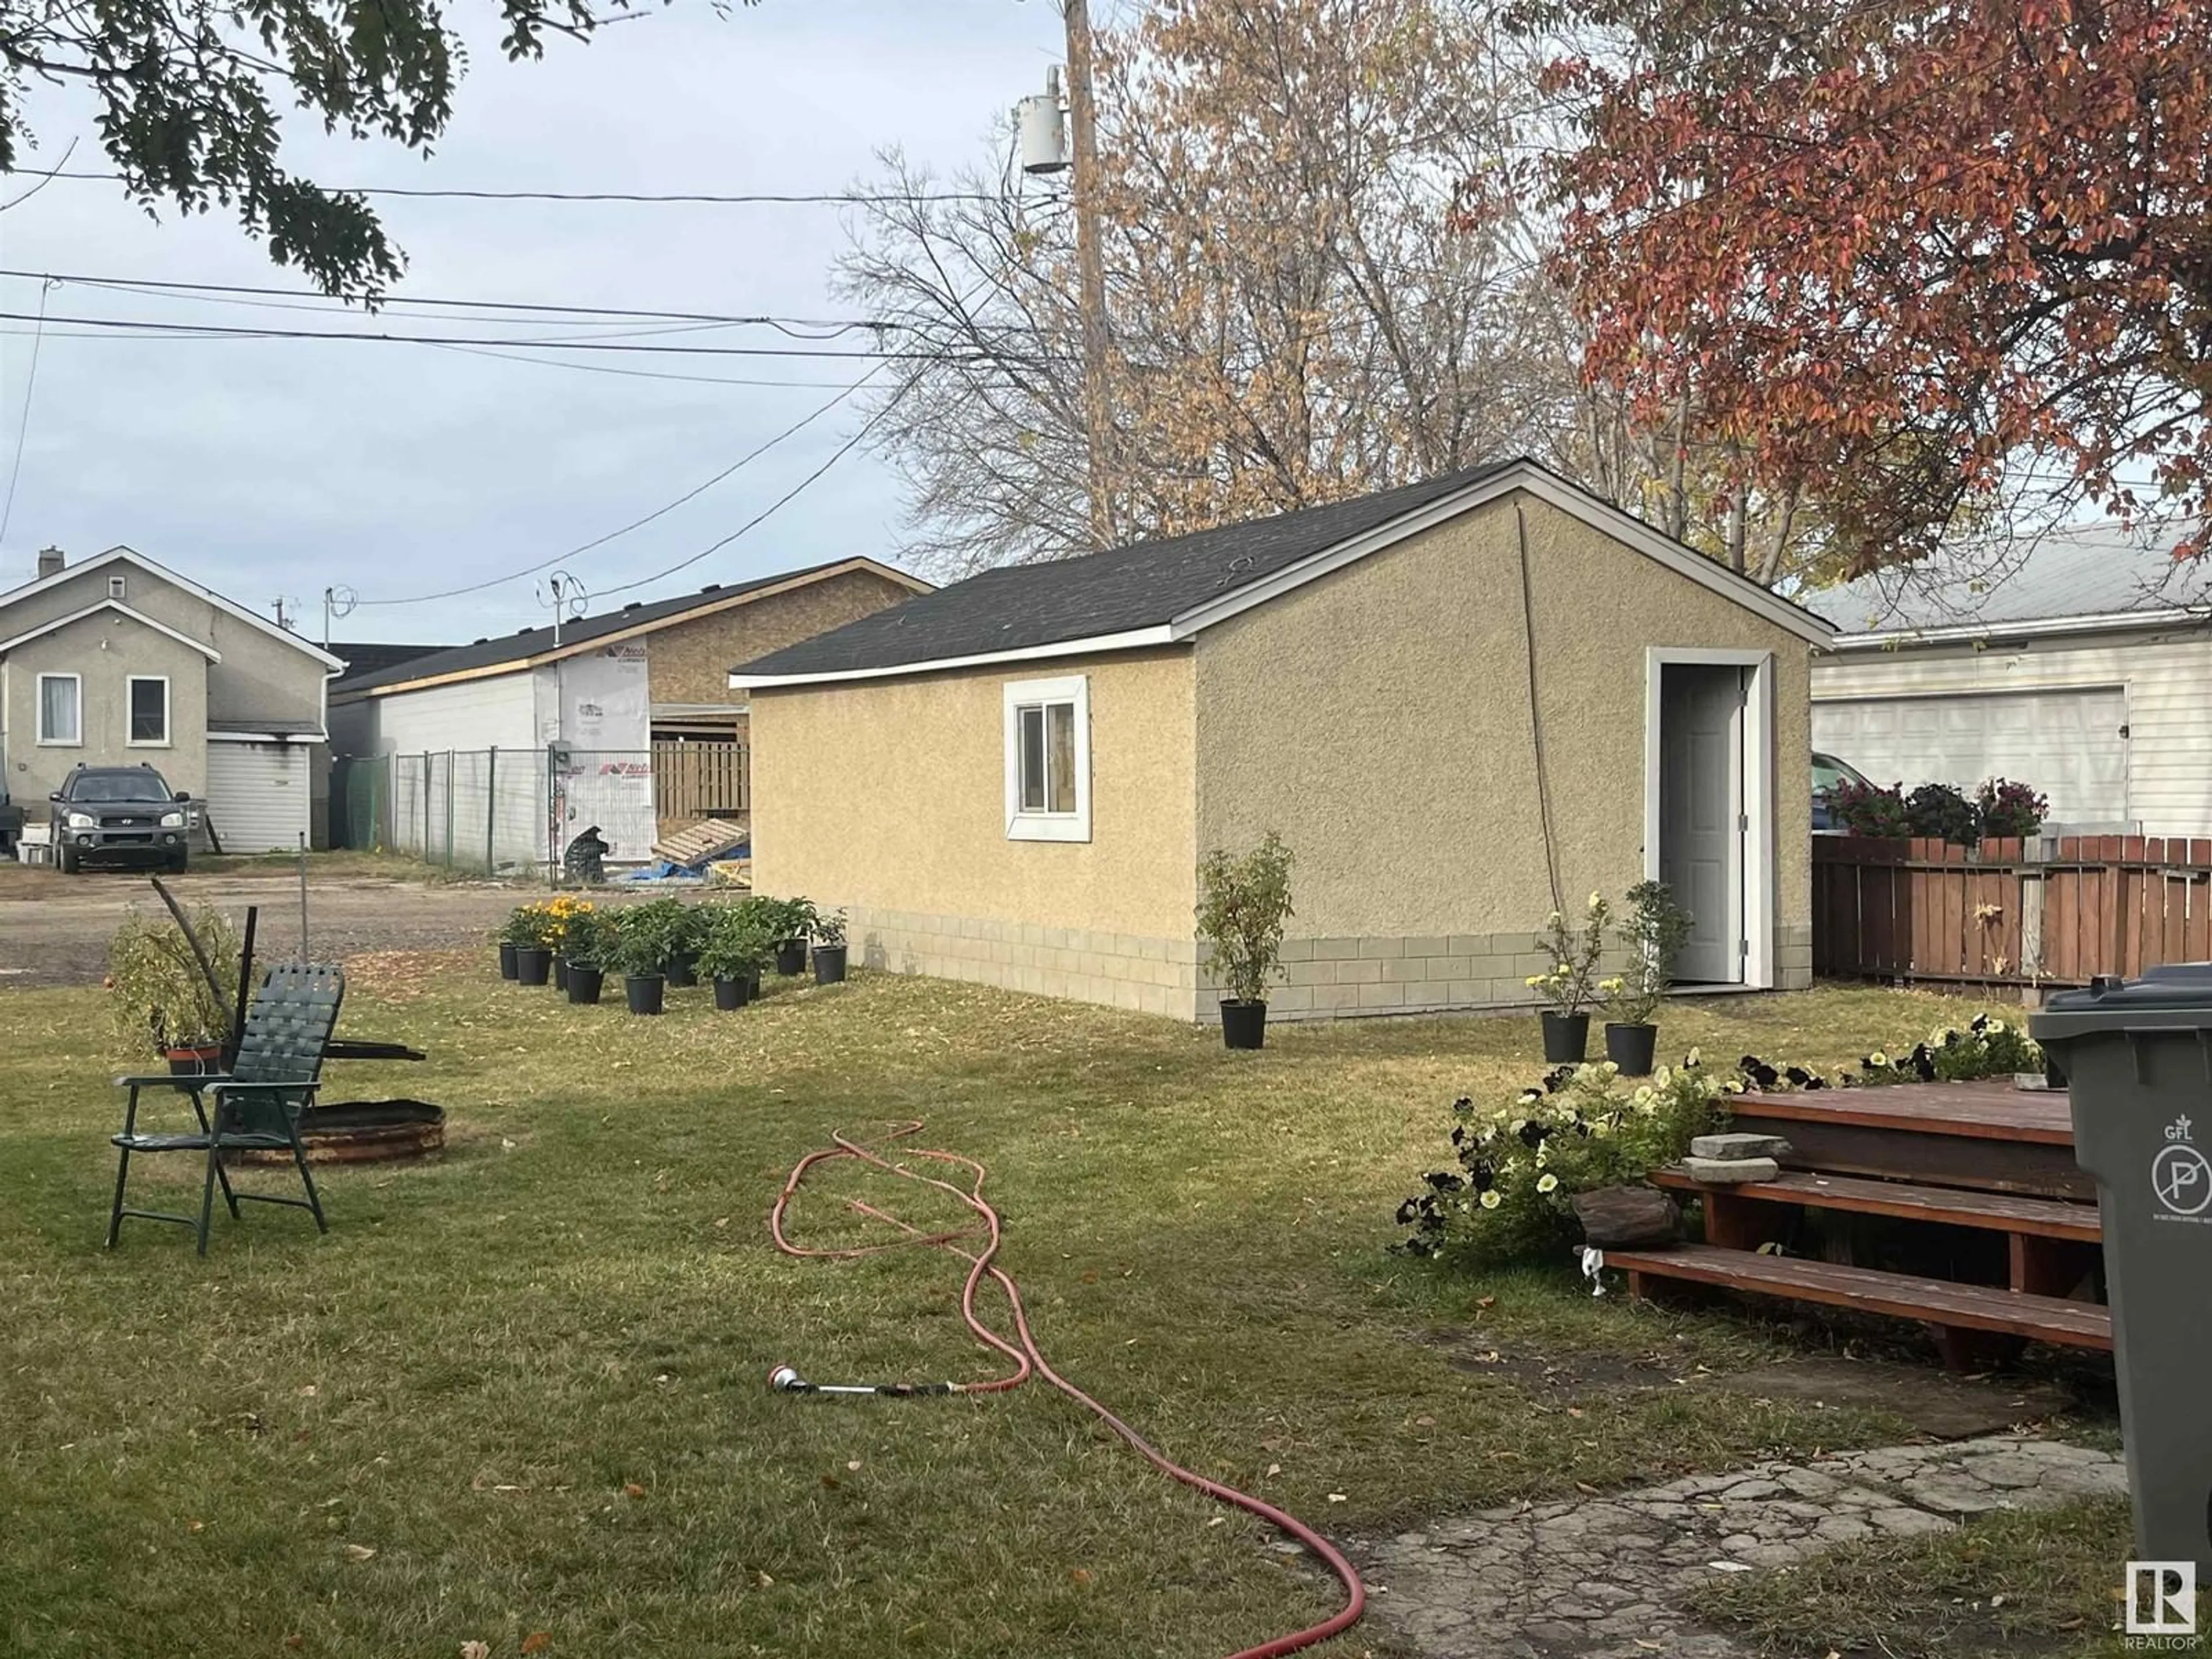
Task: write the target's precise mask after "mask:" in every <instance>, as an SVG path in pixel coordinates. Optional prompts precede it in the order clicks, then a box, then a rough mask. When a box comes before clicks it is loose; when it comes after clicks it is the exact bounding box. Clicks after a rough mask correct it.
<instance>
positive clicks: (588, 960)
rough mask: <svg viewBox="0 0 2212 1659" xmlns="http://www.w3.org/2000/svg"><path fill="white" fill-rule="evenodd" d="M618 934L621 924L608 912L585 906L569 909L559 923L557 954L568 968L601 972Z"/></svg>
mask: <svg viewBox="0 0 2212 1659" xmlns="http://www.w3.org/2000/svg"><path fill="white" fill-rule="evenodd" d="M621 937H622V929H621V926H620V924H619V923H618V922H617V920H616V918H615V916H614V915H613V914H612V913H611V912H609V911H605V910H601V909H598V908H594V907H592V906H589V905H586V907H585V908H582V909H580V910H577V911H572V912H571V913H570V914H569V915H568V919H567V921H565V922H564V923H563V924H562V938H561V953H562V956H564V957H567V958H568V965H569V966H570V967H571V968H597V969H601V970H602V971H604V970H605V969H606V968H607V966H608V965H609V962H610V959H611V957H613V955H614V953H615V949H616V946H617V943H618V942H619V941H620V939H621Z"/></svg>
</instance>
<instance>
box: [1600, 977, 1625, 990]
mask: <svg viewBox="0 0 2212 1659" xmlns="http://www.w3.org/2000/svg"><path fill="white" fill-rule="evenodd" d="M1621 982H1622V981H1620V979H1619V978H1618V977H1615V978H1613V979H1601V980H1600V981H1598V982H1597V988H1598V989H1599V990H1601V991H1618V990H1619V989H1620V987H1621Z"/></svg>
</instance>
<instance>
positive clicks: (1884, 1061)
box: [1867, 1048, 1889, 1066]
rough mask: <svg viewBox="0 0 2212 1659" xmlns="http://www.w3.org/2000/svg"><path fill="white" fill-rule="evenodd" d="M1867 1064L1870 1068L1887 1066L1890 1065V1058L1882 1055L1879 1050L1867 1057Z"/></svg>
mask: <svg viewBox="0 0 2212 1659" xmlns="http://www.w3.org/2000/svg"><path fill="white" fill-rule="evenodd" d="M1867 1064H1869V1066H1887V1065H1888V1064H1889V1056H1888V1055H1887V1054H1884V1053H1882V1051H1881V1049H1879V1048H1877V1049H1875V1051H1874V1052H1873V1053H1872V1054H1869V1055H1868V1056H1867Z"/></svg>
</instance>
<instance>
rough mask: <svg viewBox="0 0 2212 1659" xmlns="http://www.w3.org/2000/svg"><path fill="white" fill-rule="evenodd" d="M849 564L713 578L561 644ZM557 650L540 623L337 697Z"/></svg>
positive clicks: (607, 619) (567, 626)
mask: <svg viewBox="0 0 2212 1659" xmlns="http://www.w3.org/2000/svg"><path fill="white" fill-rule="evenodd" d="M848 562H850V561H849V560H848V559H829V560H825V561H824V562H822V563H820V564H810V565H807V566H805V567H804V568H800V569H798V570H779V571H777V572H775V574H773V575H768V576H756V577H755V578H754V579H753V580H750V581H748V582H709V583H708V584H707V586H704V587H702V588H701V589H700V590H699V591H698V592H696V593H682V594H678V596H677V597H676V598H674V599H654V600H653V601H651V602H650V603H645V604H631V605H623V607H622V608H621V609H620V610H617V611H602V612H601V613H600V614H599V615H598V616H595V617H578V618H576V619H575V620H574V622H564V623H562V624H561V648H562V649H564V650H565V649H567V648H568V647H571V646H577V645H588V644H589V643H590V642H591V641H593V640H595V639H600V638H604V637H605V635H609V634H618V633H621V632H623V630H624V629H631V628H636V627H639V626H641V624H645V623H657V622H665V621H667V620H668V619H670V618H671V617H680V616H682V615H684V613H685V612H686V611H696V610H698V609H699V608H700V607H701V606H702V605H717V604H720V603H721V602H722V601H724V600H726V599H733V598H735V597H737V596H738V595H739V594H744V593H750V592H752V591H753V590H754V589H756V588H762V587H770V586H775V585H776V584H778V583H780V582H788V581H795V580H799V578H801V577H804V576H811V575H815V574H819V573H820V572H822V571H824V570H831V569H835V568H836V567H837V566H839V565H842V564H846V563H848ZM554 648H555V647H554V644H553V625H552V623H544V624H543V625H542V626H540V627H537V628H525V629H520V630H518V631H517V632H515V633H513V634H502V635H500V636H499V637H498V638H496V639H487V640H478V641H476V642H475V643H474V644H472V645H456V646H453V647H449V648H447V649H445V650H441V651H438V652H435V653H433V654H432V655H429V656H427V657H416V658H413V659H410V660H408V661H405V662H402V663H398V664H394V665H391V666H388V667H384V668H380V669H376V670H374V671H371V672H368V673H364V674H352V675H349V676H347V677H346V678H343V679H340V680H335V681H333V682H332V683H331V695H332V696H343V694H345V693H347V692H350V691H368V690H375V689H377V688H378V687H380V686H386V685H402V684H407V683H409V682H410V681H413V680H427V679H433V678H437V677H438V676H440V675H442V674H457V673H461V672H464V671H467V670H469V669H472V668H496V667H498V666H499V665H501V664H502V663H510V662H511V663H520V662H526V661H528V660H529V659H531V658H532V657H535V656H537V655H538V654H540V653H543V652H547V651H550V650H553V649H554ZM331 650H332V651H333V652H334V653H336V654H337V655H339V656H343V655H344V654H345V653H344V651H343V647H337V646H333V647H331Z"/></svg>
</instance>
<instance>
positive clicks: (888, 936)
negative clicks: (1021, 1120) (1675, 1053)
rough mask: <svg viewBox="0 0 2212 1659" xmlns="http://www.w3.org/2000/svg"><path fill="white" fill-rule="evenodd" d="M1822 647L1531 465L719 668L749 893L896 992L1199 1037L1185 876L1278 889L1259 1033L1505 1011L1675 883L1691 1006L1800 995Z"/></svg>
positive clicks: (854, 628)
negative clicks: (1603, 925)
mask: <svg viewBox="0 0 2212 1659" xmlns="http://www.w3.org/2000/svg"><path fill="white" fill-rule="evenodd" d="M1827 640H1828V629H1826V627H1825V626H1824V625H1823V624H1822V623H1820V620H1819V619H1818V618H1816V617H1813V616H1811V615H1810V614H1808V612H1806V611H1802V610H1800V609H1799V608H1798V607H1796V605H1791V604H1790V603H1789V602H1787V601H1786V600H1784V599H1780V598H1778V597H1777V596H1776V595H1774V594H1772V593H1771V592H1767V591H1766V590H1765V588H1762V587H1760V586H1758V585H1757V584H1755V583H1753V582H1751V581H1748V580H1745V579H1744V578H1742V577H1741V576H1739V575H1736V574H1734V573H1732V572H1730V571H1729V570H1728V569H1726V568H1723V566H1721V565H1719V564H1717V563H1715V562H1712V561H1711V560H1710V559H1706V558H1705V557H1702V556H1699V554H1697V553H1695V552H1693V551H1692V550H1690V549H1689V548H1687V547H1685V546H1683V545H1682V544H1680V543H1678V542H1675V541H1672V540H1669V539H1668V538H1665V537H1663V536H1661V535H1659V534H1658V533H1656V532H1654V531H1653V530H1651V529H1650V527H1649V526H1645V525H1644V524H1641V523H1639V522H1638V521H1637V520H1634V519H1632V518H1631V517H1629V516H1628V515H1626V513H1620V512H1619V511H1617V510H1616V509H1614V508H1613V507H1608V506H1606V505H1605V504H1603V503H1602V502H1601V501H1598V500H1596V499H1595V497H1593V496H1591V495H1588V494H1586V493H1584V492H1583V490H1581V489H1577V488H1576V487H1575V486H1573V485H1571V484H1570V483H1566V482H1565V481H1564V480H1562V479H1561V478H1559V477H1557V476H1555V475H1554V474H1553V473H1551V472H1549V471H1546V470H1545V469H1543V468H1542V467H1541V466H1539V465H1535V464H1534V463H1533V462H1530V461H1527V460H1517V461H1511V462H1506V463H1503V464H1500V465H1492V466H1488V467H1483V468H1479V469H1476V470H1474V471H1463V472H1458V473H1455V474H1453V475H1451V476H1449V477H1443V478H1437V479H1435V480H1432V481H1431V482H1428V483H1417V484H1411V485H1407V486H1406V487H1404V488H1401V489H1391V490H1387V491H1384V492H1383V493H1381V494H1377V495H1366V496H1362V497H1359V498H1358V499H1355V500H1352V501H1340V502H1338V503H1335V504H1334V505H1332V506H1328V507H1313V508H1309V509H1306V510H1304V511H1301V512H1295V513H1285V514H1283V515H1281V516H1279V517H1275V518H1270V519H1265V520H1257V521H1255V522H1252V523H1248V524H1240V525H1233V526H1226V527H1224V528H1221V529H1216V530H1210V531H1206V532H1200V533H1198V534H1195V535H1188V536H1181V537H1176V538H1172V539H1169V540H1164V541H1158V542H1150V543H1144V544H1138V545H1134V546H1129V547H1122V548H1117V549H1115V550H1110V551H1107V552H1103V553H1097V554H1092V555H1090V556H1085V557H1082V558H1075V559H1068V560H1064V561H1061V562H1054V563H1048V564H1036V565H1027V566H1021V567H1017V568H1006V569H1000V570H994V571H990V572H987V573H986V574H982V575H980V576H976V577H974V578H972V579H971V580H967V581H963V582H961V583H958V584H957V585H955V586H951V587H947V588H945V589H943V590H942V591H940V592H933V593H929V594H926V595H923V596H921V597H920V598H917V599H909V600H908V601H907V602H906V603H905V604H904V605H900V606H898V607H897V608H896V609H895V610H890V611H884V612H882V613H880V614H878V615H876V616H873V617H867V618H865V619H864V620H862V621H860V622H857V623H851V624H849V625H848V626H846V627H844V628H842V629H836V631H834V632H832V633H829V634H825V635H822V636H821V637H819V638H817V639H813V640H810V641H806V642H805V643H804V644H800V645H795V646H793V647H790V648H789V649H787V650H783V651H779V652H775V653H772V654H769V655H768V656H766V657H763V658H761V659H757V660H754V661H750V662H746V663H744V664H743V665H742V666H739V667H738V668H736V669H734V670H733V671H732V674H731V684H732V685H733V686H735V687H738V688H742V689H743V690H744V693H745V695H746V696H748V698H749V699H750V702H751V705H752V721H753V724H752V741H753V779H754V816H753V860H754V863H753V872H754V881H755V885H756V886H757V888H759V889H760V890H763V891H768V892H775V893H804V894H805V895H807V896H810V897H811V898H813V899H815V900H816V901H817V902H820V903H823V904H828V905H842V906H846V907H848V908H849V910H850V913H851V917H850V920H851V927H852V935H851V937H852V941H853V945H854V950H855V952H856V955H857V956H858V957H859V958H860V960H862V961H864V962H866V963H868V964H871V965H873V966H876V967H878V968H889V969H896V970H899V971H903V972H913V973H925V974H934V975H945V976H950V977H955V978H962V979H972V980H981V981H989V982H991V983H994V984H998V985H1003V986H1008V987H1014V988H1017V989H1022V990H1027V991H1031V992H1039V993H1043V994H1054V995H1063V996H1070V997H1077V998H1082V999H1085V1000H1091V1001H1097V1002H1106V1003H1112V1004H1115V1005H1117V1006H1123V1007H1129V1008H1141V1009H1146V1010H1150V1011H1152V1012H1159V1013H1165V1014H1173V1015H1176V1016H1180V1017H1182V1018H1190V1017H1192V1016H1194V1015H1196V1014H1198V1013H1200V1012H1201V1011H1203V1010H1205V1009H1206V1007H1207V1006H1208V1005H1209V1002H1210V997H1211V993H1210V991H1209V989H1208V987H1207V985H1206V976H1205V974H1204V972H1203V970H1202V968H1201V965H1200V956H1199V951H1198V948H1197V946H1196V945H1195V944H1194V939H1193V915H1192V909H1193V906H1194V903H1195V902H1196V898H1197V890H1196V873H1195V866H1196V864H1197V862H1198V860H1199V857H1200V852H1201V850H1202V849H1206V848H1214V847H1231V848H1242V847H1244V846H1248V845H1249V844H1250V843H1252V842H1255V841H1257V840H1258V839H1259V837H1260V836H1261V834H1262V833H1264V832H1265V831H1266V830H1267V829H1277V830H1279V831H1280V832H1281V834H1282V835H1283V836H1284V838H1285V841H1286V842H1288V843H1289V845H1290V846H1291V849H1292V851H1293V853H1294V854H1295V857H1296V860H1297V865H1296V869H1295V871H1294V873H1293V880H1292V888H1293V893H1294V896H1295V901H1296V904H1297V915H1296V918H1295V920H1294V921H1293V923H1292V928H1291V938H1290V940H1289V943H1288V946H1287V949H1286V951H1285V956H1286V959H1287V966H1288V981H1287V983H1286V984H1285V985H1284V986H1282V987H1279V988H1278V989H1277V990H1276V991H1275V992H1274V993H1273V997H1272V999H1271V1005H1270V1006H1271V1012H1273V1014H1275V1015H1276V1016H1279V1017H1282V1016H1287V1017H1292V1018H1296V1017H1301V1016H1310V1015H1332V1014H1349V1013H1398V1012H1412V1011H1416V1010H1433V1009H1447V1008H1481V1007H1493V1006H1508V1005H1513V1004H1521V1003H1526V1002H1527V1001H1528V1000H1530V995H1531V994H1530V993H1529V992H1528V989H1527V987H1525V986H1524V984H1523V983H1522V981H1523V980H1524V978H1525V977H1526V976H1527V975H1529V974H1530V973H1532V972H1534V971H1535V970H1536V969H1537V968H1538V967H1539V965H1540V963H1539V961H1538V959H1537V957H1535V955H1534V952H1535V951H1536V949H1537V935H1538V933H1539V932H1540V930H1541V929H1542V928H1543V927H1544V925H1545V919H1546V917H1547V915H1549V914H1550V913H1551V912H1552V911H1553V908H1560V909H1564V910H1567V911H1571V912H1579V911H1580V910H1581V909H1582V908H1583V901H1584V897H1585V896H1586V895H1588V894H1589V892H1590V891H1591V890H1602V891H1604V892H1607V893H1609V894H1612V895H1613V896H1616V897H1618V896H1620V895H1621V894H1622V893H1624V892H1625V891H1626V889H1627V888H1628V887H1629V886H1630V885H1632V884H1634V883H1635V882H1637V881H1639V880H1641V879H1643V878H1645V877H1647V876H1651V877H1658V878H1662V879H1665V880H1667V881H1668V882H1670V883H1672V884H1674V887H1675V888H1676V890H1678V891H1679V892H1680V894H1681V895H1682V896H1683V898H1684V901H1685V902H1686V905H1687V907H1688V908H1691V909H1692V911H1694V912H1695V914H1696V921H1695V927H1694V937H1693V939H1692V945H1691V947H1690V949H1689V950H1688V951H1686V953H1685V957H1684V960H1683V962H1682V964H1681V967H1682V972H1683V977H1684V978H1685V979H1687V980H1695V981H1702V982H1705V983H1706V984H1710V985H1714V986H1723V985H1725V986H1729V987H1744V988H1756V987H1784V986H1802V985H1804V984H1806V983H1807V982H1808V981H1809V979H1810V977H1811V971H1812V957H1811V951H1812V933H1811V914H1810V884H1809V876H1808V866H1809V852H1808V842H1809V840H1810V832H1809V824H1808V818H1809V813H1810V802H1809V801H1808V797H1807V792H1806V789H1805V787H1804V782H1803V778H1804V769H1805V756H1806V753H1807V750H1808V722H1807V683H1808V673H1809V667H1808V657H1809V655H1810V653H1811V652H1812V649H1813V648H1814V647H1816V646H1822V645H1825V644H1826V642H1827Z"/></svg>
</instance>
